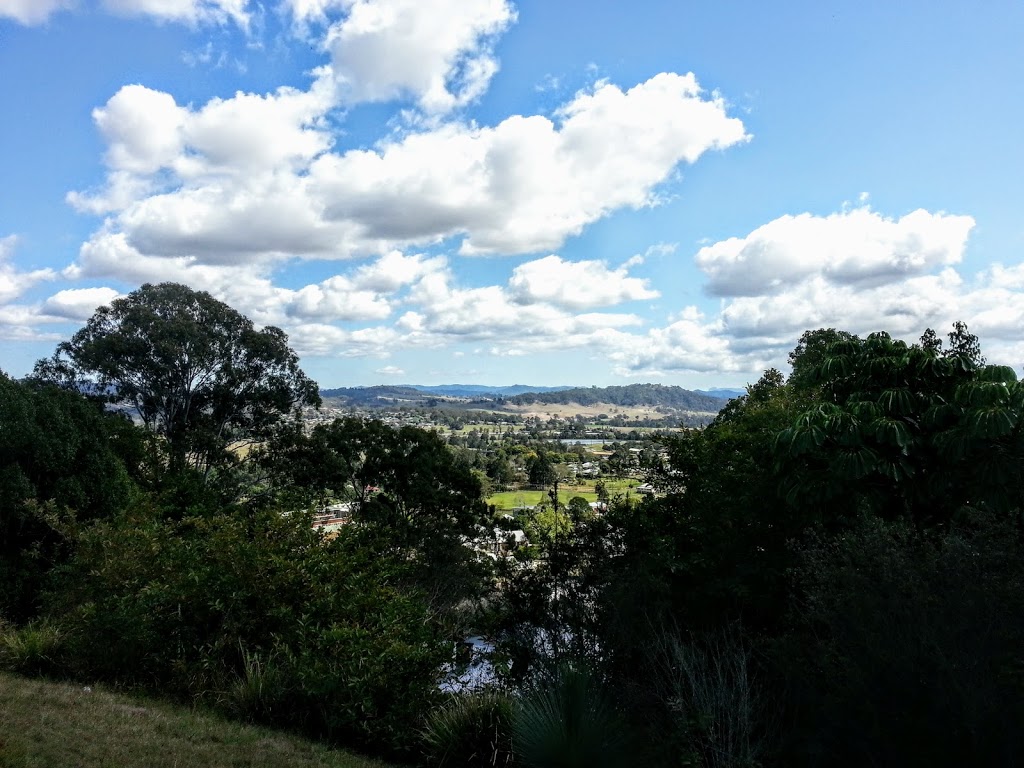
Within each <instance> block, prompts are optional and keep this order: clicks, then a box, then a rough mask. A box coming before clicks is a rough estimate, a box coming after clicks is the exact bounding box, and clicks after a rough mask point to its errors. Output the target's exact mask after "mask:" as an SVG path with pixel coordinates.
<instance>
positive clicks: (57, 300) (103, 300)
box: [42, 288, 121, 320]
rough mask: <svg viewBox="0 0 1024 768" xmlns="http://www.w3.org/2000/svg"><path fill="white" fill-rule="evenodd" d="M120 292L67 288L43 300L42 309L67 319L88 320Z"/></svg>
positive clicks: (49, 313)
mask: <svg viewBox="0 0 1024 768" xmlns="http://www.w3.org/2000/svg"><path fill="white" fill-rule="evenodd" d="M120 295H121V294H120V293H119V292H118V291H115V290H114V289H113V288H69V289H67V290H63V291H57V293H55V294H53V296H51V297H50V298H48V299H47V300H46V301H45V302H43V307H42V310H43V312H44V313H45V314H47V315H53V316H55V317H59V318H65V319H68V320H88V319H89V318H90V317H92V315H93V313H94V312H95V311H96V310H97V309H98V308H99V307H102V306H105V305H108V304H110V302H112V301H113V300H114V299H116V298H118V297H119V296H120Z"/></svg>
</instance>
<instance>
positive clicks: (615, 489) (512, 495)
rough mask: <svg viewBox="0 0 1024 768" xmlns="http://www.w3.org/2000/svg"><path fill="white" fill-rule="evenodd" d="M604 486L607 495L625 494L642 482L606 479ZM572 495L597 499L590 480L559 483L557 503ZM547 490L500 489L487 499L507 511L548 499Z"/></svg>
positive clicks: (532, 505)
mask: <svg viewBox="0 0 1024 768" xmlns="http://www.w3.org/2000/svg"><path fill="white" fill-rule="evenodd" d="M604 482H605V487H606V488H607V489H608V494H609V496H613V497H614V496H616V495H617V494H622V495H626V494H627V493H629V492H632V489H633V488H635V487H636V486H638V485H640V483H642V482H643V481H642V480H635V479H618V478H615V479H612V478H609V479H606V480H605V481H604ZM574 496H582V497H583V498H584V499H586V500H587V501H588V502H589V501H597V492H596V491H595V490H594V484H593V483H592V482H588V483H585V484H583V485H561V486H559V489H558V502H559V504H566V503H568V501H569V499H571V498H573V497H574ZM548 500H549V497H548V492H547V491H546V490H544V491H533V490H520V491H501V492H499V493H495V494H492V495H491V496H490V497H488V499H487V503H488V504H493V505H494V508H495V510H496V511H498V512H502V511H505V512H508V511H511V510H513V509H516V508H517V507H535V506H537V505H538V504H540V503H541V502H542V501H545V502H546V501H548Z"/></svg>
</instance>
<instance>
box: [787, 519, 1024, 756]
mask: <svg viewBox="0 0 1024 768" xmlns="http://www.w3.org/2000/svg"><path fill="white" fill-rule="evenodd" d="M975 523H976V525H975V526H974V528H973V529H964V530H957V531H953V532H949V533H934V534H920V533H917V532H915V531H913V530H912V529H910V528H908V527H907V526H905V525H903V524H900V523H884V522H882V521H879V520H877V519H870V518H869V519H865V520H864V521H862V522H861V524H860V525H859V526H858V527H857V528H856V529H855V530H853V531H851V532H850V533H848V534H846V535H843V536H840V537H838V538H836V539H834V540H822V539H813V540H811V541H810V543H809V544H807V545H806V547H805V548H804V550H803V552H802V560H801V565H800V567H799V568H798V570H797V574H796V575H797V579H798V586H799V587H800V599H799V601H798V604H797V606H796V609H795V616H794V630H793V633H792V634H791V635H790V636H789V637H788V638H786V639H785V640H783V641H780V643H779V646H778V648H777V650H776V658H777V660H778V661H779V662H780V666H781V674H782V677H783V679H785V680H786V681H788V683H789V686H790V692H789V697H788V699H789V711H790V717H791V728H790V729H788V732H789V734H790V735H791V737H792V741H791V744H790V748H791V749H792V754H791V756H790V758H789V762H790V763H791V764H798V763H806V764H809V765H830V766H833V765H850V766H857V765H864V764H866V763H868V762H870V763H871V764H873V765H882V766H885V765H890V766H900V765H934V766H942V765H948V766H962V765H1014V764H1017V763H1019V762H1020V761H1021V760H1022V759H1024V733H1022V731H1021V730H1020V727H1019V724H1020V722H1021V718H1022V717H1024V697H1022V693H1024V688H1022V685H1021V684H1022V677H1021V656H1020V649H1021V647H1022V643H1024V561H1022V559H1021V551H1020V547H1019V544H1018V541H1017V538H1016V535H1015V532H1014V531H1013V527H1012V526H1010V525H1003V524H1000V523H998V522H997V521H992V520H981V521H977V520H976V521H975Z"/></svg>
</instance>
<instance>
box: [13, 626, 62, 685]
mask: <svg viewBox="0 0 1024 768" xmlns="http://www.w3.org/2000/svg"><path fill="white" fill-rule="evenodd" d="M63 640H64V638H63V636H62V634H61V632H60V630H59V629H57V627H55V626H53V625H52V624H49V623H47V622H45V621H38V622H32V623H30V624H28V625H26V626H24V627H21V628H20V629H15V628H13V627H3V626H0V668H3V669H6V670H9V671H11V672H18V673H20V674H23V675H52V674H55V673H57V672H58V671H60V670H61V668H62V664H61V660H60V657H61V645H62V641H63Z"/></svg>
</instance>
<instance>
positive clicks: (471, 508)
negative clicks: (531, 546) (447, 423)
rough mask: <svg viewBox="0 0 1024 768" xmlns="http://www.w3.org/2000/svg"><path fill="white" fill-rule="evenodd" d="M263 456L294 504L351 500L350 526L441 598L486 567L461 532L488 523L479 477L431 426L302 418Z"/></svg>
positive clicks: (470, 533) (458, 596)
mask: <svg viewBox="0 0 1024 768" xmlns="http://www.w3.org/2000/svg"><path fill="white" fill-rule="evenodd" d="M260 461H261V462H262V463H263V464H264V466H266V467H267V469H268V470H269V472H270V473H271V475H273V476H274V477H275V478H276V482H277V483H278V485H279V486H280V487H281V488H282V489H283V490H284V493H285V497H286V498H289V499H290V503H292V504H294V505H299V506H306V505H317V504H319V503H323V501H325V500H327V499H336V500H341V501H347V502H350V503H351V504H352V505H353V511H352V517H353V520H354V521H355V522H356V523H358V526H356V530H354V531H353V532H352V533H351V535H353V536H358V537H361V538H362V539H363V540H365V541H366V542H367V546H373V547H374V548H379V549H380V550H381V551H382V552H387V553H390V554H391V555H393V556H395V557H396V558H401V559H403V560H405V561H407V562H408V563H409V567H408V568H406V569H405V572H404V575H405V576H406V577H407V578H409V579H411V580H412V584H413V586H416V587H418V588H423V589H426V590H429V592H430V594H431V597H432V600H434V601H435V604H436V605H437V606H438V607H450V606H452V605H454V604H455V603H458V602H459V601H461V600H462V599H464V598H466V597H470V596H474V595H476V594H477V593H478V592H479V591H480V589H481V585H482V584H484V583H485V579H486V575H487V573H486V569H485V568H484V567H483V565H482V564H481V563H480V562H479V561H478V560H477V559H476V558H475V557H474V556H473V554H472V552H471V551H470V550H469V549H467V547H466V546H465V544H464V541H465V540H467V539H472V538H476V537H477V536H478V535H479V531H480V529H481V527H482V526H487V525H489V523H490V515H489V513H488V511H487V505H486V503H485V502H484V500H483V498H482V489H481V486H480V481H479V479H478V478H477V477H476V476H475V475H474V474H473V472H472V470H471V469H470V468H469V467H468V466H466V465H465V464H464V463H462V462H460V461H459V460H458V459H457V458H456V457H455V455H454V454H453V453H452V452H451V451H450V450H449V449H448V447H447V446H446V445H445V444H444V442H443V441H442V440H441V439H440V438H439V437H438V436H437V435H436V434H435V433H433V432H428V431H426V430H422V429H417V428H415V427H402V428H400V429H394V428H392V427H389V426H387V425H385V424H384V423H382V422H380V421H364V420H362V419H356V418H345V419H336V420H335V421H333V422H332V423H330V424H318V425H317V426H316V427H315V428H314V429H313V430H312V431H311V432H310V433H309V434H306V433H305V432H304V431H303V429H302V428H301V426H295V427H294V428H293V429H291V430H288V431H285V432H284V433H282V434H281V435H280V436H279V437H278V438H276V439H275V440H273V441H271V442H270V443H269V444H268V447H267V449H266V452H265V453H264V454H263V455H262V457H261V458H260Z"/></svg>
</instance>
